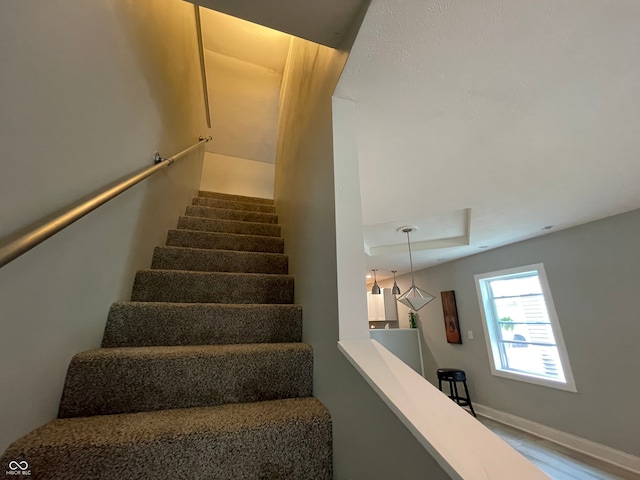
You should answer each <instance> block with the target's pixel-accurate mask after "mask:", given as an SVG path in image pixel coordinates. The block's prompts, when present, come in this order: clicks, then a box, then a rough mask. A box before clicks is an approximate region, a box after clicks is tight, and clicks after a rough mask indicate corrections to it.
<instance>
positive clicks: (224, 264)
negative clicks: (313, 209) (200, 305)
mask: <svg viewBox="0 0 640 480" xmlns="http://www.w3.org/2000/svg"><path fill="white" fill-rule="evenodd" d="M151 268H153V269H164V270H191V271H199V272H237V273H270V274H277V275H286V274H287V272H288V268H289V259H288V257H287V256H286V255H282V254H279V253H258V252H237V251H232V250H211V249H200V248H185V247H156V248H155V250H154V252H153V260H152V262H151Z"/></svg>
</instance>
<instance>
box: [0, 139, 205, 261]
mask: <svg viewBox="0 0 640 480" xmlns="http://www.w3.org/2000/svg"><path fill="white" fill-rule="evenodd" d="M210 140H211V137H200V141H199V142H198V143H196V144H195V145H192V146H190V147H189V148H185V149H184V150H182V151H181V152H179V153H176V154H175V155H173V156H171V157H168V158H162V157H161V156H160V154H159V153H156V155H155V165H153V166H152V167H148V168H145V169H144V170H142V171H140V172H138V173H134V174H133V175H131V176H130V177H129V178H127V179H126V180H123V181H122V182H120V183H118V184H117V185H114V186H109V187H105V188H104V189H103V190H101V191H100V192H98V193H97V194H96V195H94V196H93V197H92V198H91V199H89V200H86V201H83V202H82V203H80V204H78V205H75V204H74V206H73V207H71V208H70V209H68V210H67V211H65V212H64V213H62V214H61V215H58V216H57V217H56V218H54V219H53V220H44V221H41V222H40V223H39V224H38V225H37V226H36V227H34V228H33V229H31V230H30V231H29V232H28V233H26V234H24V235H22V236H20V237H18V238H16V239H15V240H12V241H10V242H7V243H5V244H3V245H2V246H0V267H4V266H5V265H6V264H7V263H9V262H11V261H12V260H15V259H16V258H18V257H19V256H20V255H22V254H23V253H26V252H28V251H29V250H31V249H32V248H33V247H35V246H36V245H39V244H40V243H42V242H44V241H45V240H46V239H47V238H49V237H51V236H53V235H55V234H56V233H58V232H59V231H60V230H62V229H64V228H66V227H68V226H69V225H71V224H72V223H74V222H75V221H76V220H79V219H81V218H82V217H84V216H85V215H86V214H87V213H89V212H92V211H93V210H95V209H96V208H98V207H99V206H100V205H104V204H105V203H107V202H108V201H109V200H111V199H113V198H115V197H117V196H118V195H120V194H121V193H122V192H124V191H125V190H128V189H129V188H131V187H133V186H134V185H136V184H138V183H140V182H141V181H142V180H144V179H145V178H147V177H150V176H151V175H153V174H154V173H156V172H157V171H158V170H162V169H163V168H165V167H169V166H171V165H173V163H174V162H175V161H176V160H178V159H179V158H181V157H184V156H185V155H186V154H188V153H190V152H192V151H193V150H195V149H196V148H198V147H199V146H200V145H203V144H205V143H207V142H208V141H210ZM47 218H48V217H47Z"/></svg>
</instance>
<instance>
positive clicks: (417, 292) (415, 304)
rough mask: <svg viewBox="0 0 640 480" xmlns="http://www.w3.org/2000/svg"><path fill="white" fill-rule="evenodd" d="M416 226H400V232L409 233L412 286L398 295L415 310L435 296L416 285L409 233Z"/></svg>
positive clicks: (401, 300) (401, 301)
mask: <svg viewBox="0 0 640 480" xmlns="http://www.w3.org/2000/svg"><path fill="white" fill-rule="evenodd" d="M415 230H416V229H415V227H402V228H399V229H398V231H399V232H403V233H406V234H407V245H408V246H409V265H410V266H411V287H409V290H407V291H406V292H404V293H403V294H402V295H400V296H399V297H398V299H397V300H398V302H400V303H403V304H405V305H406V306H407V307H409V308H411V309H413V310H414V311H416V312H417V311H418V310H420V309H421V308H422V307H424V306H425V305H426V304H427V303H429V302H430V301H431V300H433V299H434V298H436V297H434V296H433V295H431V294H430V293H429V292H426V291H424V290H422V289H421V288H418V287H416V281H415V278H413V259H412V258H411V240H409V233H411V232H415Z"/></svg>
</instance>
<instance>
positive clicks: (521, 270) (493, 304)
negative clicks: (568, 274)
mask: <svg viewBox="0 0 640 480" xmlns="http://www.w3.org/2000/svg"><path fill="white" fill-rule="evenodd" d="M475 280H476V288H477V290H478V301H479V302H480V311H481V312H482V317H483V327H484V330H485V332H484V333H485V338H486V339H487V349H488V350H489V361H490V363H491V373H493V375H497V376H501V377H506V378H511V379H514V380H521V381H525V382H530V383H535V384H538V385H545V386H549V387H555V388H560V389H563V390H569V391H572V392H575V391H576V387H575V383H574V381H573V375H572V373H571V367H570V366H569V358H568V357H567V351H566V348H565V346H564V341H563V339H562V332H561V331H560V324H559V323H558V317H557V315H556V312H555V308H554V306H553V300H552V298H551V292H550V291H549V284H548V282H547V275H546V273H545V271H544V265H542V264H541V263H539V264H536V265H528V266H526V267H518V268H512V269H509V270H502V271H499V272H491V273H483V274H480V275H476V276H475Z"/></svg>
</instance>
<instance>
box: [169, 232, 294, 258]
mask: <svg viewBox="0 0 640 480" xmlns="http://www.w3.org/2000/svg"><path fill="white" fill-rule="evenodd" d="M167 246H174V247H191V248H209V249H218V250H238V251H243V252H268V253H282V252H284V240H282V238H280V237H265V236H262V235H243V234H234V233H223V232H203V231H197V230H186V229H185V230H182V229H181V230H169V234H168V235H167Z"/></svg>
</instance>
